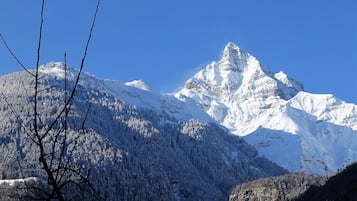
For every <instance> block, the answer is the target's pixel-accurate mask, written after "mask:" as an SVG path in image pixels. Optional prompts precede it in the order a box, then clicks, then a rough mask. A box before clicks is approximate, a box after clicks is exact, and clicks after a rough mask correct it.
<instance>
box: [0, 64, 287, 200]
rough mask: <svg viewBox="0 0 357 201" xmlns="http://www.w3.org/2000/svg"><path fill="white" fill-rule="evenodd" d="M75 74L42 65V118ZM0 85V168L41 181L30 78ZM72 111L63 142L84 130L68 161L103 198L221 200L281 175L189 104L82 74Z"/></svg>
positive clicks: (15, 77) (49, 115)
mask: <svg viewBox="0 0 357 201" xmlns="http://www.w3.org/2000/svg"><path fill="white" fill-rule="evenodd" d="M75 75H76V71H75V70H73V69H69V70H68V71H66V73H65V71H64V66H63V64H61V63H50V64H48V65H46V66H43V67H41V69H40V77H41V79H40V83H39V88H40V89H41V92H40V94H39V99H38V100H39V106H38V111H39V115H40V116H39V118H40V119H41V122H43V123H44V124H46V123H47V122H50V120H51V119H53V118H54V116H55V115H56V114H57V112H58V110H59V109H60V105H61V104H62V103H63V101H64V95H65V94H66V93H65V90H64V86H65V84H64V79H65V78H67V80H68V82H67V83H66V85H67V88H68V89H70V88H71V87H73V84H74V83H73V81H74V78H75ZM0 83H1V84H0V91H1V94H2V96H1V99H0V100H1V101H0V111H1V113H0V120H1V121H0V129H1V130H0V153H2V154H1V155H0V170H1V171H3V172H4V173H5V174H4V175H8V176H7V177H8V178H10V179H11V178H19V177H36V178H42V177H41V175H43V172H42V171H43V170H42V169H41V166H40V165H39V164H38V158H39V156H38V148H37V147H36V146H35V145H34V144H33V143H32V141H31V135H29V132H28V130H27V129H25V128H26V127H27V128H31V125H32V118H33V115H32V111H33V93H34V92H33V86H34V82H33V77H32V76H31V75H29V74H28V73H26V72H20V73H14V74H10V75H7V76H3V77H0ZM72 109H73V110H72V111H71V113H70V116H69V119H68V124H69V125H68V127H69V131H68V139H71V140H74V139H75V138H76V136H78V130H80V129H81V130H83V133H82V134H80V135H79V138H78V139H76V140H77V145H78V148H77V149H76V151H75V152H74V157H73V161H72V162H73V164H78V165H79V164H80V165H81V167H87V168H89V169H90V170H91V177H90V179H91V180H92V183H93V184H95V185H96V187H98V189H99V192H100V194H101V195H103V197H105V198H107V199H108V200H182V201H184V200H225V199H228V196H229V191H230V190H231V189H232V188H233V187H234V186H235V185H237V184H240V183H243V182H246V181H250V180H254V179H257V178H260V177H266V176H271V175H280V174H283V173H286V170H284V169H283V168H281V167H279V166H277V165H275V164H274V163H272V162H270V161H268V160H267V159H265V158H262V157H260V156H259V155H258V152H257V151H256V149H254V148H253V147H252V146H250V145H248V144H247V143H246V142H245V141H244V140H243V139H242V138H240V137H238V136H234V135H231V134H229V133H227V131H226V129H224V128H222V127H221V126H219V125H216V124H215V123H213V122H214V120H212V119H211V118H210V117H209V116H208V115H207V114H206V113H204V112H202V111H201V110H200V109H199V108H196V106H195V105H194V104H191V105H190V104H186V103H183V102H180V101H178V100H177V99H175V98H174V97H171V96H162V95H160V94H157V93H154V92H150V91H145V90H140V89H138V88H134V87H130V86H126V85H124V84H121V83H119V82H116V81H108V80H101V79H97V78H95V77H94V76H91V75H89V74H82V77H81V79H80V83H79V86H78V90H77V92H76V95H75V99H74V103H73V106H72ZM87 112H88V116H87V117H85V115H84V114H86V113H87ZM17 117H18V118H17ZM84 118H86V121H85V124H84V128H81V125H82V122H83V121H84ZM206 120H207V121H206ZM18 159H20V162H21V163H20V164H19V160H18Z"/></svg>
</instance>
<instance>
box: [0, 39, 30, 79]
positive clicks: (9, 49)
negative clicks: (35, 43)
mask: <svg viewBox="0 0 357 201" xmlns="http://www.w3.org/2000/svg"><path fill="white" fill-rule="evenodd" d="M0 38H1V41H2V43H3V44H4V46H5V47H6V49H7V51H9V53H10V54H11V56H12V57H13V58H14V59H15V60H16V62H17V63H18V64H19V65H20V66H21V67H22V68H23V69H24V70H25V71H26V72H28V73H29V74H30V75H32V76H35V75H34V74H33V73H32V72H31V71H30V70H29V69H28V68H26V67H25V65H24V64H23V63H22V62H21V61H20V59H19V58H18V57H17V56H16V54H15V53H14V52H13V51H12V50H11V48H10V46H9V45H8V44H7V42H6V40H5V38H4V36H3V35H2V34H1V33H0Z"/></svg>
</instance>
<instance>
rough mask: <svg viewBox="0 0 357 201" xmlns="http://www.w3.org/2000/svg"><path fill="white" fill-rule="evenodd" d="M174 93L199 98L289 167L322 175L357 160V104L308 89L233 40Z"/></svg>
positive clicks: (234, 130) (227, 123)
mask: <svg viewBox="0 0 357 201" xmlns="http://www.w3.org/2000/svg"><path fill="white" fill-rule="evenodd" d="M175 96H176V97H177V98H179V99H181V100H183V101H195V102H196V103H198V105H199V106H200V107H201V108H202V109H204V110H205V111H206V112H207V114H209V115H210V116H211V117H212V118H214V119H215V120H217V121H218V122H220V123H221V124H222V125H224V126H225V127H227V128H228V129H230V130H231V132H232V133H234V134H236V135H240V136H245V139H246V140H247V141H248V142H249V143H251V144H253V145H254V146H255V147H256V148H257V149H258V150H259V152H260V154H262V155H264V156H266V157H267V158H269V159H270V160H272V161H274V162H276V163H278V164H279V165H282V166H283V167H285V168H287V169H288V170H290V171H294V172H296V171H305V172H309V173H314V174H320V175H321V174H326V173H332V172H335V171H337V170H338V169H339V168H342V167H343V166H345V165H346V164H349V163H351V162H353V161H356V160H357V154H356V153H357V140H354V139H356V137H357V106H356V105H354V104H349V103H345V102H343V101H341V100H339V99H337V98H335V97H334V96H333V95H326V94H320V95H317V94H311V93H307V92H304V91H303V85H302V84H301V83H300V82H299V81H297V80H294V79H292V78H290V77H288V76H287V75H286V74H285V73H283V72H282V71H280V72H279V73H276V74H273V73H272V72H271V71H269V70H268V69H266V68H265V67H264V66H263V65H262V64H261V63H260V62H259V61H258V60H257V59H256V58H255V57H254V56H252V55H250V54H249V53H247V52H245V51H244V50H242V49H240V48H239V47H238V46H236V45H235V44H233V43H228V44H227V46H226V47H225V48H224V51H223V55H222V58H221V59H220V60H219V61H214V62H212V63H211V64H209V65H207V66H206V68H204V69H202V70H201V71H199V72H198V73H196V74H195V75H194V76H193V77H192V78H190V79H189V80H188V81H187V82H186V83H185V86H184V87H183V88H182V89H181V90H180V91H179V92H177V93H176V94H175Z"/></svg>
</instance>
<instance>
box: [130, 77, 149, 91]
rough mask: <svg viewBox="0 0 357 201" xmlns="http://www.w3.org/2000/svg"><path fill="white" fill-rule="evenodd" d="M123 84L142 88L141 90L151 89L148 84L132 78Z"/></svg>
mask: <svg viewBox="0 0 357 201" xmlns="http://www.w3.org/2000/svg"><path fill="white" fill-rule="evenodd" d="M125 85H127V86H131V87H135V88H138V89H142V90H145V91H151V89H150V87H149V85H147V84H146V83H145V82H144V81H142V80H133V81H131V82H127V83H125Z"/></svg>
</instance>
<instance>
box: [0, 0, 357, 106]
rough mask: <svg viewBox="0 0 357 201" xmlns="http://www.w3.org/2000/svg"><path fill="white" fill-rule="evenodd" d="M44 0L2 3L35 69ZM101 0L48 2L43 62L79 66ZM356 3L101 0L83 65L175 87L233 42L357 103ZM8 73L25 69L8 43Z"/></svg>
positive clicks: (158, 87)
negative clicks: (12, 54) (11, 54)
mask: <svg viewBox="0 0 357 201" xmlns="http://www.w3.org/2000/svg"><path fill="white" fill-rule="evenodd" d="M39 3H40V0H31V1H23V0H3V1H1V3H0V32H1V33H2V34H3V35H4V36H5V37H6V39H7V42H8V43H9V45H10V46H11V47H12V49H13V51H14V52H15V53H16V54H17V56H18V57H19V58H20V59H21V60H22V62H23V63H24V64H25V65H26V66H28V67H29V68H33V67H34V66H35V58H36V44H37V37H38V36H37V34H38V25H39V10H40V4H39ZM95 3H96V1H95V0H86V1H79V0H61V1H47V3H46V5H45V8H46V10H45V23H44V40H43V49H42V50H43V52H42V55H41V63H46V62H49V61H63V53H64V51H66V52H67V54H68V59H67V60H68V63H69V64H70V65H72V66H74V67H78V66H79V64H80V58H81V55H82V52H83V49H84V43H85V40H86V38H87V35H88V29H89V26H90V21H91V18H92V14H93V11H94V7H95ZM356 13H357V5H356V1H355V0H344V1H334V0H314V1H311V0H299V1H286V0H271V1H262V0H249V1H248V0H245V1H241V0H220V1H218V0H215V1H214V0H206V1H201V0H196V1H192V0H174V1H167V0H151V1H144V0H142V1H134V0H120V1H119V0H103V1H102V5H101V8H100V13H99V16H98V20H97V25H96V27H95V31H94V36H93V41H92V43H91V45H90V49H89V54H88V59H87V62H86V66H85V71H88V72H90V73H92V74H95V75H96V76H98V77H101V78H108V79H115V80H120V81H122V82H127V81H131V80H134V79H142V80H144V81H145V82H146V83H147V84H148V85H150V87H151V88H152V89H153V90H155V91H159V92H172V91H173V90H175V89H178V88H179V87H181V86H183V84H184V81H185V80H186V79H187V78H189V77H190V76H192V75H193V74H194V73H195V72H196V71H198V70H199V69H200V68H203V67H204V66H205V65H206V64H208V63H209V62H211V61H213V60H217V59H219V57H220V54H221V52H222V50H223V47H224V46H225V45H226V43H228V42H229V41H232V42H234V43H236V44H237V45H238V46H239V47H241V48H242V49H244V50H246V51H248V52H250V53H251V54H253V55H254V56H256V57H257V58H258V59H259V60H260V61H261V63H263V64H264V65H265V66H266V67H267V68H269V69H270V70H272V71H273V72H278V71H280V70H283V71H284V72H285V73H286V74H288V75H289V76H290V77H293V78H295V79H297V80H300V81H301V82H303V84H304V86H305V90H306V91H309V92H313V93H332V94H334V95H336V96H337V97H339V98H341V99H342V100H345V101H347V102H354V103H357V51H356V49H357V39H356V36H357V27H356V26H357V16H356ZM0 61H1V63H0V75H3V74H6V73H10V72H14V71H19V70H21V68H20V67H19V66H18V65H17V64H16V63H15V62H14V61H13V59H12V58H11V57H10V56H9V54H8V52H7V51H6V50H5V48H4V47H3V46H0Z"/></svg>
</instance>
